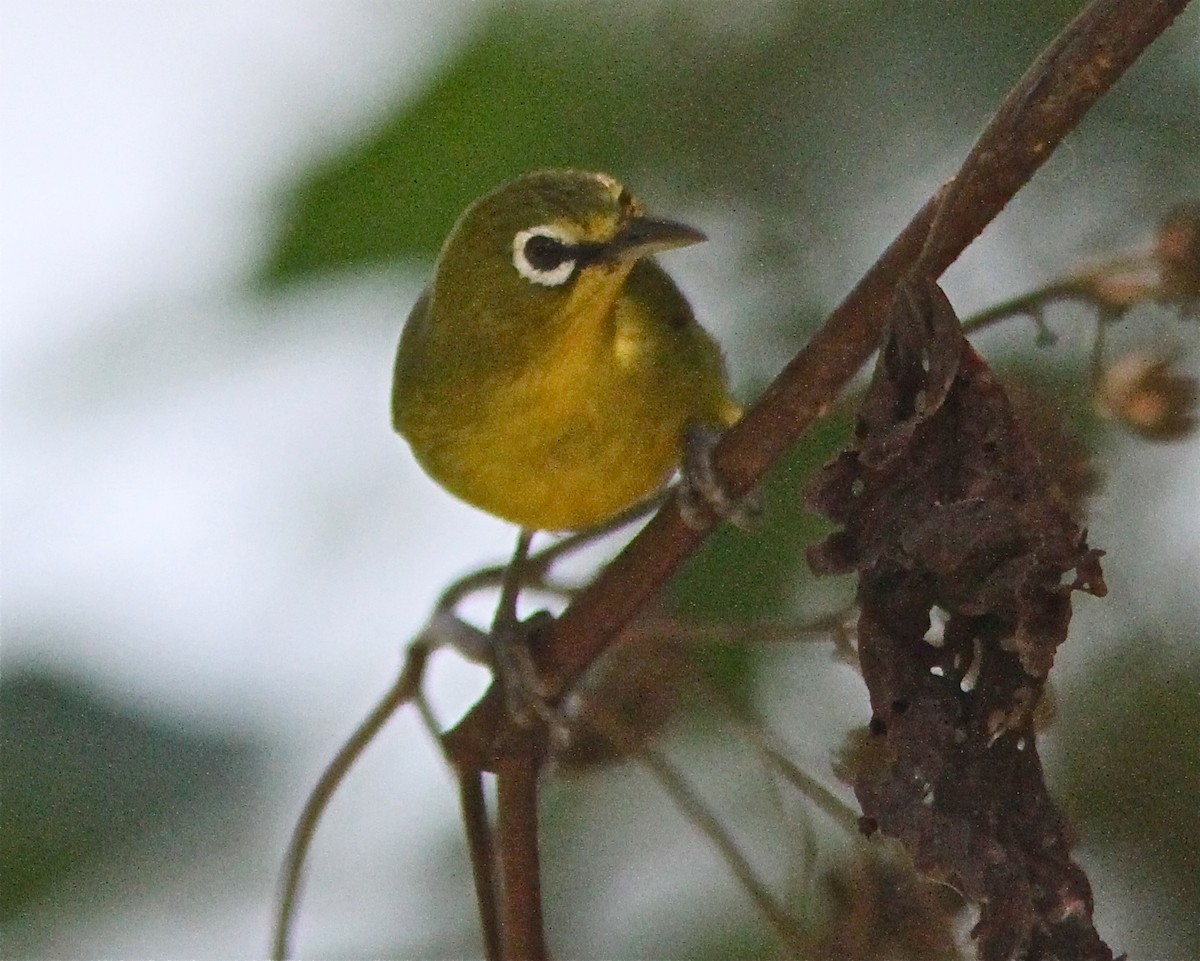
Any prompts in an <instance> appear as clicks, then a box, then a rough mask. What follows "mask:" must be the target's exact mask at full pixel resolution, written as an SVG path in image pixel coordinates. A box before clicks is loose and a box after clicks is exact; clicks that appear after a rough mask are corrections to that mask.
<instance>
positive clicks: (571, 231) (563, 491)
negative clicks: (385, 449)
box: [391, 170, 742, 547]
mask: <svg viewBox="0 0 1200 961" xmlns="http://www.w3.org/2000/svg"><path fill="white" fill-rule="evenodd" d="M705 239H706V238H705V236H704V234H703V233H701V232H700V231H699V230H696V229H695V228H693V227H689V226H687V225H685V224H682V223H678V222H676V221H673V220H665V219H658V218H654V217H650V216H649V215H647V214H646V212H645V211H644V209H643V207H642V205H641V203H640V202H639V201H638V200H637V199H635V198H634V196H633V195H632V194H631V193H630V191H629V190H628V189H627V188H626V187H624V186H623V185H622V184H621V183H620V182H619V181H618V180H616V179H615V178H614V177H612V176H610V175H608V174H604V173H595V172H589V171H582V170H540V171H535V172H532V173H527V174H524V175H522V176H519V177H517V178H515V179H513V180H510V181H508V182H507V183H504V184H502V185H501V186H499V187H497V188H496V189H494V190H492V191H491V192H489V193H487V194H485V195H484V196H482V197H480V198H479V199H478V200H476V201H475V202H474V203H472V204H470V205H469V206H468V207H467V208H466V210H465V211H464V212H463V213H462V215H461V216H460V217H459V218H458V220H457V222H456V223H455V224H454V226H453V228H452V229H451V230H450V232H449V235H448V236H447V238H446V240H445V242H444V244H443V246H442V248H441V251H440V253H439V254H438V257H437V261H436V264H435V267H434V272H433V279H432V281H431V282H430V284H429V285H428V287H427V288H426V289H425V291H424V292H423V293H422V294H421V295H420V297H419V298H418V299H417V301H416V303H415V304H414V306H413V308H412V310H411V312H410V314H409V316H408V319H407V321H406V322H405V324H404V328H403V331H402V333H401V336H400V342H399V346H398V348H397V351H396V362H395V369H394V377H393V383H392V398H391V413H392V424H393V426H394V428H395V430H396V431H397V432H398V433H399V434H400V436H401V437H403V438H404V439H405V440H406V441H407V442H408V444H409V446H410V448H411V450H412V453H413V455H414V457H415V459H416V460H417V462H418V463H419V464H420V465H421V467H422V468H423V469H424V470H425V472H426V473H428V474H429V476H430V477H432V478H433V479H434V480H435V481H437V482H438V483H439V484H441V486H442V487H444V488H445V489H446V490H448V491H449V492H450V493H452V494H454V495H455V496H457V497H458V498H460V499H461V500H463V501H466V502H467V503H469V504H471V505H473V506H475V507H477V508H479V509H481V510H483V511H486V512H488V513H490V514H492V515H494V516H496V517H499V518H502V519H503V520H505V521H508V522H510V523H512V524H515V525H517V527H518V528H520V529H521V531H522V532H523V535H524V534H526V533H531V532H533V531H552V532H553V531H578V530H586V529H589V528H592V527H596V526H598V525H601V524H603V523H604V522H606V521H608V520H610V519H612V518H614V517H616V516H617V515H619V514H621V513H623V512H624V511H626V510H627V509H629V508H630V507H632V506H634V505H636V504H638V503H640V502H642V501H645V500H647V499H648V498H650V497H652V496H653V495H655V494H656V493H657V492H658V491H659V490H661V489H662V488H663V487H664V485H665V484H666V483H667V482H668V481H669V479H670V478H671V477H672V475H673V474H674V473H675V472H676V470H677V469H679V468H680V466H681V464H683V463H684V462H685V460H687V456H686V455H687V454H688V448H689V444H690V443H691V440H694V439H695V438H697V437H700V438H705V437H709V438H711V437H714V436H717V435H719V433H720V432H721V431H722V430H724V429H725V428H727V427H729V426H731V425H732V424H733V423H735V422H736V421H737V420H738V419H739V417H740V416H741V411H742V409H741V406H740V405H739V404H738V403H737V401H735V400H734V399H733V397H732V396H731V394H730V390H729V378H728V374H727V370H726V365H725V360H724V357H723V355H722V352H721V349H720V347H719V346H718V345H717V343H716V341H715V340H714V339H713V338H712V337H711V336H710V335H709V334H708V332H707V331H706V330H705V329H704V328H703V327H702V326H701V325H700V324H699V323H698V321H697V320H696V317H695V314H694V313H693V311H692V308H691V306H690V304H689V303H688V300H687V298H686V297H685V296H684V294H683V293H682V292H681V291H680V289H679V287H678V286H676V284H675V282H674V281H673V280H672V279H671V278H670V276H669V275H668V274H667V273H666V271H665V270H663V268H662V267H661V266H660V265H659V264H658V262H657V261H656V259H655V256H656V255H657V254H659V253H661V252H663V251H667V250H671V249H673V248H678V247H685V246H689V245H691V244H695V243H698V242H700V241H703V240H705ZM527 546H528V539H527V538H526V547H527Z"/></svg>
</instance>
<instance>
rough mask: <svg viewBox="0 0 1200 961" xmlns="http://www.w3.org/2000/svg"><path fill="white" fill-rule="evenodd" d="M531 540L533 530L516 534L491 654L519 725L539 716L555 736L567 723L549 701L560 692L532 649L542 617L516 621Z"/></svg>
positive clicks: (502, 588)
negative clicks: (539, 666) (541, 671)
mask: <svg viewBox="0 0 1200 961" xmlns="http://www.w3.org/2000/svg"><path fill="white" fill-rule="evenodd" d="M532 540H533V531H527V530H522V531H521V532H520V533H519V534H518V535H517V547H516V550H514V551H513V558H512V561H511V562H510V563H509V565H508V568H507V569H506V570H505V572H504V579H503V581H502V582H501V585H500V603H499V605H498V606H497V608H496V617H495V619H494V620H493V621H492V652H493V657H494V662H495V669H496V676H497V678H498V679H499V681H500V684H501V685H502V686H503V688H504V698H505V702H506V703H507V706H508V710H509V713H510V714H511V715H512V717H513V718H514V719H515V720H516V721H517V722H518V723H521V724H528V723H529V722H530V721H531V720H532V716H531V715H533V714H536V715H537V716H538V717H540V718H541V719H542V720H543V721H544V722H545V723H546V724H547V725H549V727H550V728H551V732H552V733H556V732H557V731H558V729H560V728H562V727H563V726H564V722H563V720H562V717H561V716H560V715H559V714H558V712H557V711H555V710H554V709H553V708H552V707H551V706H550V704H549V703H548V702H549V700H550V699H551V698H554V697H557V696H558V695H559V694H560V693H561V691H560V689H559V686H558V685H556V684H554V683H552V682H550V681H548V680H546V679H545V678H543V677H542V676H541V675H540V674H539V673H538V669H537V664H536V663H535V662H534V659H533V652H532V651H531V650H530V647H529V640H530V637H531V635H532V633H533V630H532V628H535V627H536V625H537V624H538V622H539V621H540V617H539V615H536V614H535V615H534V616H533V617H532V618H530V619H529V620H528V621H526V622H525V623H524V624H522V623H521V621H520V620H518V619H517V596H518V595H519V594H520V592H521V575H522V568H523V567H524V565H525V559H526V557H528V555H529V545H530V542H531V541H532ZM544 613H545V612H543V614H544ZM546 616H548V615H546Z"/></svg>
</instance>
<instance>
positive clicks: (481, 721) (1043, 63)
mask: <svg viewBox="0 0 1200 961" xmlns="http://www.w3.org/2000/svg"><path fill="white" fill-rule="evenodd" d="M1187 4H1188V0H1094V2H1093V3H1092V4H1091V5H1090V6H1089V7H1088V8H1087V9H1085V10H1084V12H1083V13H1081V14H1080V15H1079V16H1078V17H1077V18H1076V19H1075V20H1073V21H1072V22H1071V23H1070V24H1069V25H1068V26H1067V27H1066V28H1065V29H1064V30H1063V32H1062V33H1061V34H1060V35H1059V37H1058V38H1057V39H1056V40H1055V41H1054V42H1053V43H1052V44H1051V46H1050V47H1049V48H1047V50H1046V52H1045V53H1044V54H1043V55H1042V56H1041V57H1039V58H1038V60H1037V61H1036V62H1035V63H1034V65H1033V66H1032V67H1031V68H1030V69H1029V71H1028V72H1027V73H1026V74H1025V76H1024V77H1023V78H1022V79H1021V81H1020V82H1019V83H1018V84H1017V86H1016V87H1014V88H1013V90H1012V91H1011V92H1010V93H1009V95H1008V96H1007V97H1006V98H1005V100H1004V102H1003V104H1002V105H1001V107H1000V109H999V110H998V111H997V113H996V117H995V119H994V121H993V122H992V123H991V124H990V125H989V126H988V128H987V129H986V130H985V131H984V133H983V134H982V136H981V137H980V139H979V141H978V142H977V143H976V145H975V147H974V148H973V149H972V150H971V152H970V154H969V155H968V157H967V159H966V161H965V162H964V164H963V166H962V168H961V170H960V172H959V174H958V176H957V177H956V178H955V180H953V181H951V182H950V184H949V186H948V187H944V188H942V189H941V190H939V192H938V193H937V194H935V195H934V196H933V197H932V198H930V200H929V201H927V202H926V204H925V205H924V206H923V207H922V208H921V210H920V211H919V212H918V213H917V214H916V215H915V216H914V217H913V219H912V220H911V221H910V222H909V224H908V226H907V227H905V228H904V230H903V231H902V232H901V233H900V235H899V236H898V237H897V238H896V239H895V240H894V241H893V242H892V244H891V245H890V246H889V247H888V248H887V250H886V251H884V253H883V254H882V256H881V257H880V258H879V260H877V261H876V262H875V264H874V265H873V266H872V267H871V269H870V270H869V271H868V272H867V273H866V275H865V276H864V277H863V278H862V280H860V281H859V283H858V284H857V285H856V286H855V287H854V289H853V290H852V291H851V292H850V294H849V295H848V296H847V297H846V299H845V300H844V301H843V302H842V303H841V304H840V305H839V306H838V307H837V309H835V310H834V311H833V313H832V314H830V316H829V319H828V320H827V321H826V322H825V324H824V325H823V326H822V327H821V329H820V330H819V331H817V333H816V334H815V335H814V336H813V338H812V340H811V341H809V343H808V344H807V345H806V346H805V347H804V349H803V350H801V351H800V353H799V354H797V355H796V357H795V358H794V359H793V360H792V361H791V363H789V364H788V365H787V367H785V368H784V370H783V371H782V373H780V375H779V376H778V377H777V378H776V379H775V381H774V382H773V383H772V384H771V385H770V386H769V387H768V388H767V390H766V391H765V392H764V394H763V396H762V397H761V398H760V399H759V401H758V403H756V404H755V405H754V406H753V407H752V408H750V410H748V411H747V412H746V415H745V417H744V418H743V419H742V420H741V421H740V422H739V423H738V424H737V425H736V426H735V427H733V428H732V429H730V430H729V431H727V432H726V433H725V434H724V435H723V437H722V438H721V441H720V442H719V443H718V444H717V446H716V448H715V449H714V451H713V458H714V463H715V466H716V469H717V471H718V472H719V474H720V476H721V477H722V478H724V479H725V481H726V484H727V486H728V489H729V492H730V494H731V495H733V496H744V495H745V494H747V493H749V492H750V490H751V489H752V488H753V487H754V485H755V484H756V483H757V482H758V480H759V479H760V478H761V477H762V476H763V474H764V473H765V472H766V470H767V468H768V467H770V466H771V465H772V464H773V463H774V462H775V461H776V460H778V459H779V457H781V456H782V455H783V454H784V453H785V452H786V451H787V450H788V449H789V448H790V447H791V446H792V445H793V444H794V443H795V442H796V441H797V440H798V439H799V438H800V437H801V435H802V434H803V433H804V431H805V430H807V429H808V427H809V426H811V424H812V423H813V421H815V420H816V419H817V418H818V417H819V416H821V414H822V413H823V412H824V411H826V410H827V409H829V407H830V406H831V405H832V404H833V403H834V402H835V400H836V398H837V396H838V394H839V393H840V392H841V391H842V390H843V389H844V387H845V386H846V384H847V383H849V381H850V380H851V378H853V377H854V375H855V374H856V373H857V372H858V370H859V368H861V367H862V365H863V364H864V363H865V362H866V360H867V358H868V357H870V355H871V353H872V352H873V351H874V350H875V348H876V347H877V345H878V343H879V339H880V336H881V334H882V332H883V330H884V325H885V323H886V320H887V315H888V310H889V308H890V307H891V304H892V300H893V296H894V288H895V286H896V284H897V282H898V281H899V280H901V279H902V278H904V277H905V276H906V275H908V274H909V273H910V272H912V271H913V268H914V267H915V266H916V265H917V264H918V261H919V262H920V266H921V269H922V270H923V271H926V272H928V273H930V274H931V275H932V276H940V274H941V273H942V272H943V271H944V270H945V269H946V268H947V267H948V266H949V265H950V264H951V263H953V262H954V260H955V259H957V257H958V256H959V255H960V254H961V253H962V251H963V250H964V249H966V247H967V245H968V244H970V243H971V241H972V240H973V239H974V238H975V237H976V236H978V235H979V233H980V232H981V231H982V230H983V229H984V227H986V226H987V224H988V223H990V222H991V220H992V219H993V218H995V216H996V215H997V214H999V212H1000V211H1001V210H1002V209H1003V208H1004V207H1005V205H1006V204H1007V203H1008V201H1009V200H1010V199H1011V198H1012V197H1013V196H1014V195H1015V194H1016V192H1017V191H1018V190H1019V189H1020V187H1021V186H1023V185H1024V184H1025V183H1026V182H1027V181H1028V180H1029V179H1030V178H1031V177H1032V176H1033V175H1034V173H1036V172H1037V170H1038V168H1039V167H1041V165H1042V164H1043V163H1045V162H1046V160H1047V159H1049V157H1050V155H1051V154H1052V153H1053V151H1054V148H1055V147H1056V146H1057V145H1058V143H1059V142H1060V141H1061V140H1062V139H1063V137H1065V136H1066V135H1067V134H1068V133H1069V132H1070V131H1071V130H1072V129H1074V128H1075V127H1076V126H1077V125H1078V124H1079V122H1080V121H1081V120H1082V119H1083V116H1084V115H1085V114H1086V113H1087V111H1088V110H1089V109H1090V108H1091V106H1092V105H1093V104H1094V103H1095V102H1096V101H1097V100H1098V99H1099V98H1100V97H1101V96H1102V95H1103V94H1104V93H1105V92H1106V91H1107V90H1108V89H1109V88H1110V87H1111V86H1112V85H1113V84H1114V83H1115V82H1116V81H1117V79H1118V78H1119V77H1120V76H1121V74H1122V73H1124V71H1125V70H1126V69H1128V67H1129V66H1130V65H1131V64H1132V63H1133V62H1134V61H1135V60H1136V59H1137V57H1138V56H1139V55H1140V54H1141V53H1142V51H1143V50H1144V49H1145V48H1146V47H1147V46H1148V45H1149V44H1150V42H1151V41H1152V40H1154V39H1155V38H1156V37H1157V36H1158V35H1159V34H1160V33H1162V31H1163V30H1165V29H1166V28H1167V27H1168V26H1169V25H1170V24H1171V22H1172V21H1173V20H1174V19H1175V17H1176V16H1177V15H1178V14H1179V13H1180V12H1181V11H1182V10H1183V9H1184V8H1185V7H1186V6H1187ZM943 207H944V210H943V209H942V208H943ZM935 221H936V227H937V236H936V238H935V239H934V240H933V241H932V242H929V238H930V236H931V234H930V230H931V225H932V224H934V223H935ZM703 537H704V534H703V533H701V532H697V531H695V530H693V529H691V528H689V527H688V526H687V525H686V524H684V522H683V521H682V519H681V518H680V516H679V511H678V509H677V508H676V507H675V506H674V505H673V504H667V505H666V507H664V508H663V509H662V510H660V511H659V512H658V514H656V515H655V517H654V518H653V519H652V520H651V521H650V523H649V524H647V525H646V527H645V528H644V529H643V530H642V531H641V532H640V533H639V534H638V535H637V537H635V538H634V539H633V540H632V541H631V542H630V543H629V544H628V545H627V546H626V548H625V549H624V550H623V551H622V552H621V553H620V554H619V555H618V556H617V557H616V558H615V559H614V560H613V561H612V562H611V563H610V564H609V565H608V566H607V567H606V568H605V569H604V570H603V571H601V572H600V574H599V575H598V576H597V577H596V579H595V580H594V581H593V582H592V583H591V584H590V585H589V586H588V587H587V588H586V589H585V590H584V591H582V592H581V593H580V594H579V596H578V597H576V598H575V600H574V602H573V603H572V604H571V605H570V606H569V607H568V608H567V610H566V611H565V612H564V613H563V615H562V616H561V617H560V618H559V619H558V620H557V621H556V623H555V625H554V628H553V630H552V631H551V632H550V634H549V637H548V639H547V643H546V644H545V646H544V648H543V649H542V650H541V652H540V654H539V660H540V662H541V664H542V665H543V667H544V669H545V670H546V671H547V672H548V673H549V674H551V675H552V676H557V677H560V678H562V679H563V680H565V681H570V680H572V679H574V678H576V677H578V676H579V674H581V673H582V672H583V671H584V670H585V669H586V668H587V666H588V665H589V664H591V663H592V661H593V660H595V658H596V657H598V656H599V654H600V653H601V652H602V651H603V650H604V649H605V648H606V647H607V646H608V645H609V644H610V643H611V642H612V641H613V640H614V639H615V638H616V636H617V634H618V633H619V632H620V631H621V629H622V628H623V627H625V626H626V625H627V624H628V623H629V622H630V621H631V620H632V619H633V617H634V616H635V615H636V614H637V613H638V612H639V611H640V610H641V609H642V608H643V607H644V606H645V605H646V603H647V602H648V601H649V600H650V599H651V598H652V597H654V596H655V595H656V594H657V593H658V592H659V591H660V590H661V589H662V587H663V586H664V585H665V584H666V582H667V581H668V579H669V578H670V577H671V575H672V574H674V573H675V571H676V570H678V569H679V567H680V566H681V565H682V564H683V562H684V561H685V560H686V559H687V558H688V557H689V556H690V555H691V554H692V553H693V552H694V551H695V550H696V549H697V548H698V547H699V545H700V543H701V541H702V540H703ZM485 704H486V699H485V702H481V704H480V705H478V706H477V708H478V709H473V710H472V711H471V713H470V714H468V715H467V717H466V718H465V719H464V720H463V722H462V723H461V724H460V725H459V727H458V729H457V733H458V735H459V736H460V737H461V738H462V739H463V740H465V741H470V742H473V743H474V744H476V745H482V744H484V743H488V742H490V741H491V740H493V738H494V732H493V730H492V728H491V724H492V721H494V718H495V714H494V712H492V711H489V710H486V709H484V708H485Z"/></svg>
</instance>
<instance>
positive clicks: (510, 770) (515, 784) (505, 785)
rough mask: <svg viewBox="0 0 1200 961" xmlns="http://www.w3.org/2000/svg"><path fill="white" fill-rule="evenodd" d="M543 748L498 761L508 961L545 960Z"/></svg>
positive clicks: (498, 819) (503, 919) (498, 826)
mask: <svg viewBox="0 0 1200 961" xmlns="http://www.w3.org/2000/svg"><path fill="white" fill-rule="evenodd" d="M540 766H541V757H540V753H539V751H538V750H537V748H536V747H532V746H531V747H530V748H529V750H528V751H525V752H517V751H513V752H512V753H508V754H506V756H505V757H503V758H501V760H500V762H499V764H498V765H497V778H496V780H497V802H496V833H497V835H498V838H499V847H500V850H499V862H500V872H501V885H502V898H501V906H502V910H501V934H502V938H503V945H504V949H503V952H502V954H503V957H504V961H544V959H545V958H547V957H548V955H547V952H546V939H545V933H544V929H543V924H542V885H541V871H540V867H539V864H538V836H537V825H538V818H537V806H538V789H537V782H538V768H539V767H540Z"/></svg>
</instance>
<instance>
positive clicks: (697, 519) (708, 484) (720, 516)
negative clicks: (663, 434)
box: [679, 423, 762, 530]
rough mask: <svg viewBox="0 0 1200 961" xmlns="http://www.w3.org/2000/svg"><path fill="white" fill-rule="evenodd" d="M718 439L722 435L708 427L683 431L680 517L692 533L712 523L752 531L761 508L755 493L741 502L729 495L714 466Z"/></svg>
mask: <svg viewBox="0 0 1200 961" xmlns="http://www.w3.org/2000/svg"><path fill="white" fill-rule="evenodd" d="M720 439H721V432H720V431H719V430H717V429H716V428H715V427H713V426H711V425H709V424H697V423H691V424H688V426H687V427H686V428H685V430H684V444H683V467H682V469H681V471H680V474H681V479H680V483H679V513H680V515H681V516H682V517H683V522H684V523H685V524H687V525H688V527H691V528H692V529H693V530H705V529H706V528H708V527H709V526H710V525H711V524H712V522H713V521H714V520H725V521H729V522H730V523H731V524H733V526H734V527H737V528H740V529H741V530H751V529H752V528H753V527H754V525H755V523H756V522H757V521H758V518H759V516H760V515H761V514H762V505H761V504H760V503H759V499H758V495H757V494H756V493H752V494H749V495H747V496H746V497H743V498H741V499H738V498H736V497H734V496H733V495H732V494H730V493H729V488H728V487H727V486H726V484H725V482H724V480H723V479H722V478H721V476H720V475H719V474H718V473H717V469H716V467H715V465H714V464H713V456H712V454H713V448H714V447H716V446H717V441H718V440H720Z"/></svg>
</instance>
